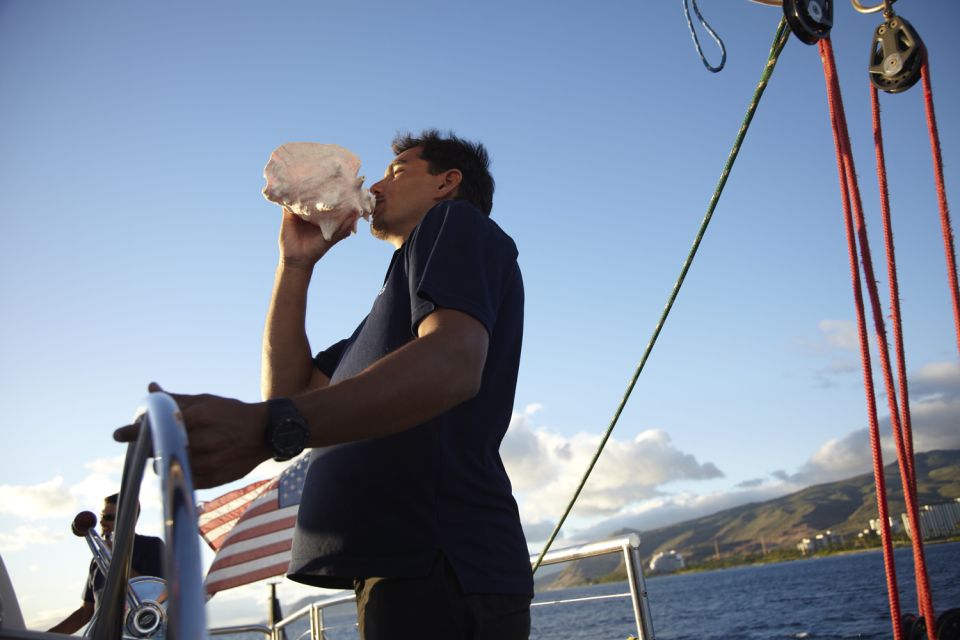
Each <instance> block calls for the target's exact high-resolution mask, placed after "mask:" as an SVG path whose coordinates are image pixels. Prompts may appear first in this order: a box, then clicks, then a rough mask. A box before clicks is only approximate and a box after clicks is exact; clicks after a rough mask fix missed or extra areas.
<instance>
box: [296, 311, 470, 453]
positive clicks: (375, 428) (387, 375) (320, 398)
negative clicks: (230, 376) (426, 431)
mask: <svg viewBox="0 0 960 640" xmlns="http://www.w3.org/2000/svg"><path fill="white" fill-rule="evenodd" d="M438 319H440V320H441V321H442V323H443V324H442V326H439V327H438V328H439V330H437V331H436V332H433V333H429V334H428V335H423V336H421V337H419V338H417V339H415V340H412V341H411V342H409V343H407V344H406V345H405V346H404V347H402V348H401V349H398V350H397V351H394V352H393V353H391V354H390V355H389V356H387V357H385V358H383V359H381V360H380V361H378V362H377V363H375V364H374V365H372V366H371V367H369V368H368V369H367V370H365V371H364V372H363V373H361V374H359V375H357V376H354V377H353V378H349V379H347V380H344V381H342V382H339V383H337V384H335V385H331V386H330V387H327V388H326V389H320V390H318V391H314V392H311V393H308V394H305V395H303V396H300V397H298V398H295V403H296V405H297V408H298V409H299V410H300V412H301V413H302V414H303V416H304V418H306V420H307V422H308V423H309V424H310V426H311V429H310V431H311V435H310V442H309V444H310V446H313V447H316V446H327V445H331V444H336V443H340V442H349V441H354V440H363V439H367V438H375V437H382V436H386V435H391V434H394V433H398V432H400V431H403V430H405V429H408V428H410V427H412V426H415V425H418V424H421V423H423V422H425V421H427V420H429V419H431V418H433V417H436V416H438V415H440V414H441V413H443V412H445V411H447V410H449V409H451V408H453V407H455V406H456V405H458V404H460V403H462V402H464V401H465V400H468V399H470V398H472V397H473V396H475V395H476V394H477V392H478V391H479V389H480V380H481V376H482V373H483V366H484V362H485V361H486V354H487V343H488V338H487V334H486V330H485V329H483V327H482V326H481V325H480V324H479V323H478V322H477V321H476V320H473V319H472V318H469V317H467V316H466V315H465V314H461V313H459V312H449V311H448V312H445V313H443V312H441V313H440V314H434V315H432V316H431V317H430V321H435V320H438Z"/></svg>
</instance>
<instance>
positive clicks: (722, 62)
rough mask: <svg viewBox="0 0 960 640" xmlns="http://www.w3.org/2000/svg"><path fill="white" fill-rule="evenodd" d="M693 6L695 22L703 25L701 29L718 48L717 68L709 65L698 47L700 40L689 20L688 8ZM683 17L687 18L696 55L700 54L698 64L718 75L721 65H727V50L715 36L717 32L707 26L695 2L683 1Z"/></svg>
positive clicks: (701, 49) (694, 0) (691, 0)
mask: <svg viewBox="0 0 960 640" xmlns="http://www.w3.org/2000/svg"><path fill="white" fill-rule="evenodd" d="M691 3H692V4H693V12H694V13H695V14H697V20H699V21H700V24H701V25H703V28H704V29H706V30H707V33H709V34H710V37H711V38H713V41H714V42H716V43H717V46H718V47H720V64H718V65H717V66H713V65H711V64H710V63H709V62H707V57H706V56H705V55H703V48H702V47H701V46H700V39H699V38H698V37H697V31H696V29H694V28H693V20H691V19H690V7H689V6H688V5H689V4H691ZM683 15H685V16H686V17H687V27H689V28H690V37H692V38H693V44H694V46H696V47H697V53H699V54H700V62H702V63H703V66H705V67H706V68H707V70H708V71H711V72H713V73H718V72H719V71H720V70H721V69H723V65H725V64H726V63H727V48H726V47H725V46H723V40H721V39H720V36H718V35H717V32H716V31H714V30H713V29H712V28H710V25H709V24H707V21H706V20H705V19H704V18H703V15H701V14H700V8H699V7H698V6H697V0H683Z"/></svg>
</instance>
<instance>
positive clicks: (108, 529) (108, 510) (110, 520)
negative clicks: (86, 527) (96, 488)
mask: <svg viewBox="0 0 960 640" xmlns="http://www.w3.org/2000/svg"><path fill="white" fill-rule="evenodd" d="M116 519H117V505H116V504H111V503H109V502H104V503H103V511H101V512H100V530H101V531H102V532H103V534H102V535H103V538H104V539H105V540H109V539H110V538H112V537H113V525H114V524H115V521H116Z"/></svg>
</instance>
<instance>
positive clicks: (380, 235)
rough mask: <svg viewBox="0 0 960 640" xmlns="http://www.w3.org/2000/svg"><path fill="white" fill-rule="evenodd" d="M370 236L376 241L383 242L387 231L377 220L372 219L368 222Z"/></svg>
mask: <svg viewBox="0 0 960 640" xmlns="http://www.w3.org/2000/svg"><path fill="white" fill-rule="evenodd" d="M370 235H372V236H373V237H374V238H376V239H377V240H384V239H386V238H387V235H388V234H387V229H386V227H385V226H384V225H382V224H381V223H380V219H379V218H373V219H372V220H371V221H370Z"/></svg>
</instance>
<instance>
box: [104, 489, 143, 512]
mask: <svg viewBox="0 0 960 640" xmlns="http://www.w3.org/2000/svg"><path fill="white" fill-rule="evenodd" d="M118 500H120V494H119V493H111V494H110V495H108V496H107V497H106V498H104V499H103V503H104V504H117V501H118ZM119 506H120V505H118V504H117V507H118V508H119ZM137 515H138V516H139V515H140V501H139V500H137Z"/></svg>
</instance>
